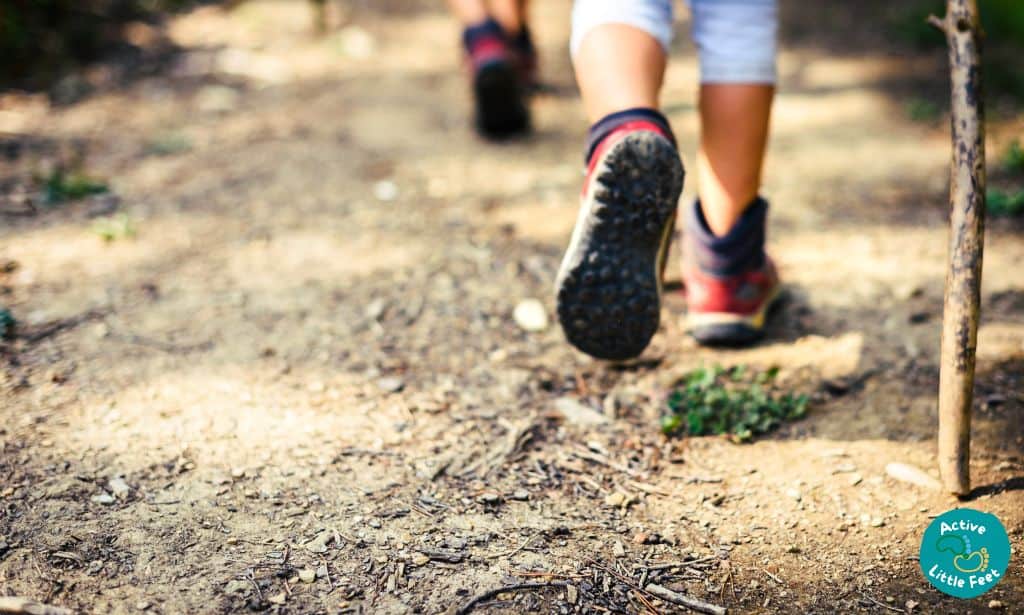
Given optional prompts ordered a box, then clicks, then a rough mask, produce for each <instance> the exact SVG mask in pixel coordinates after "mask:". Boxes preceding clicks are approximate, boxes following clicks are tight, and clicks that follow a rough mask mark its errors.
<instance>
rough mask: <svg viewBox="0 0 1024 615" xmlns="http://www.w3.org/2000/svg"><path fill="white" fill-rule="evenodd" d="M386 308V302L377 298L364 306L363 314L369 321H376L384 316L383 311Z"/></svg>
mask: <svg viewBox="0 0 1024 615" xmlns="http://www.w3.org/2000/svg"><path fill="white" fill-rule="evenodd" d="M387 306H388V304H387V302H386V301H384V300H383V299H381V298H380V297H378V298H376V299H374V300H373V301H370V302H369V303H367V304H366V308H365V309H364V310H363V314H364V315H365V316H366V317H367V318H368V319H370V320H377V319H378V318H380V317H381V316H383V315H384V309H385V308H387Z"/></svg>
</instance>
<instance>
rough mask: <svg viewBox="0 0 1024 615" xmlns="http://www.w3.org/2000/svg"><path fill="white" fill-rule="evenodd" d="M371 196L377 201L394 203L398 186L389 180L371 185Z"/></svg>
mask: <svg viewBox="0 0 1024 615" xmlns="http://www.w3.org/2000/svg"><path fill="white" fill-rule="evenodd" d="M373 196H375V197H377V200H378V201H394V200H395V199H396V198H398V186H397V185H396V184H395V182H393V181H390V180H387V179H385V180H382V181H379V182H377V183H376V184H374V185H373Z"/></svg>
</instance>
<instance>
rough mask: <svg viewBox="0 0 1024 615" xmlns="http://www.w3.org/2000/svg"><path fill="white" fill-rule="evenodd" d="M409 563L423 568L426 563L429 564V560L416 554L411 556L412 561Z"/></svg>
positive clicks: (420, 554)
mask: <svg viewBox="0 0 1024 615" xmlns="http://www.w3.org/2000/svg"><path fill="white" fill-rule="evenodd" d="M410 561H411V562H412V565H413V566H424V565H426V564H427V563H428V562H430V558H429V557H427V556H426V555H423V554H422V553H417V554H415V555H413V556H412V559H411V560H410Z"/></svg>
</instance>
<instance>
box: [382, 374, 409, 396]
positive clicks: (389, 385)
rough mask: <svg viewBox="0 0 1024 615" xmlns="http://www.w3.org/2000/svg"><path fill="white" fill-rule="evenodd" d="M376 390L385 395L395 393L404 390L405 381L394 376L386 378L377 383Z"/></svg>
mask: <svg viewBox="0 0 1024 615" xmlns="http://www.w3.org/2000/svg"><path fill="white" fill-rule="evenodd" d="M377 388H379V389H380V390H381V391H384V392H385V393H397V392H399V391H401V390H402V389H404V388H405V381H404V380H402V379H401V378H395V377H394V376H387V377H385V378H381V379H380V380H378V381H377Z"/></svg>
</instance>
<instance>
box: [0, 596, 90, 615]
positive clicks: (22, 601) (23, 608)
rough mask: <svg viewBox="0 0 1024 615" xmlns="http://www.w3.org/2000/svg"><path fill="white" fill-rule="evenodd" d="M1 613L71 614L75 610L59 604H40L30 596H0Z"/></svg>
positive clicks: (27, 614)
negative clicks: (29, 597) (30, 598)
mask: <svg viewBox="0 0 1024 615" xmlns="http://www.w3.org/2000/svg"><path fill="white" fill-rule="evenodd" d="M0 613H12V614H13V613H17V614H18V615H71V614H72V613H73V611H71V610H70V609H65V608H63V607H59V606H50V605H48V604H40V603H38V602H35V601H33V600H29V599H28V598H18V597H16V596H9V597H0Z"/></svg>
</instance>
